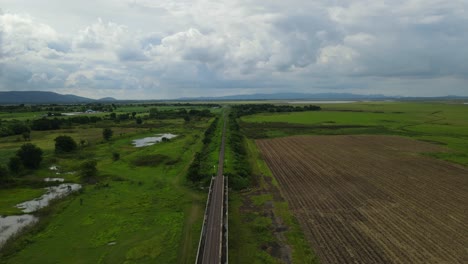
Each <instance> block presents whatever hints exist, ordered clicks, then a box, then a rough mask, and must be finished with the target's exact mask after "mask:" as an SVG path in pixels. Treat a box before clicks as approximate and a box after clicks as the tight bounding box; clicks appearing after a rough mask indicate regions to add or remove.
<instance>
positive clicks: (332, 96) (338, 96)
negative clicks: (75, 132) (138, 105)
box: [178, 93, 468, 101]
mask: <svg viewBox="0 0 468 264" xmlns="http://www.w3.org/2000/svg"><path fill="white" fill-rule="evenodd" d="M460 99H468V96H456V95H448V96H442V97H404V96H386V95H382V94H367V95H364V94H352V93H316V94H312V93H273V94H244V95H229V96H220V97H184V98H180V99H178V100H197V101H217V100H219V101H229V100H233V101H234V100H238V101H242V100H317V101H323V100H460Z"/></svg>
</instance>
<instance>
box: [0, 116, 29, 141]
mask: <svg viewBox="0 0 468 264" xmlns="http://www.w3.org/2000/svg"><path fill="white" fill-rule="evenodd" d="M29 131H30V129H29V127H28V126H27V125H26V124H25V123H23V122H21V121H17V120H14V121H10V122H8V121H7V122H5V123H2V122H0V137H7V136H13V135H22V134H23V133H29Z"/></svg>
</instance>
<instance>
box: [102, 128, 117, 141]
mask: <svg viewBox="0 0 468 264" xmlns="http://www.w3.org/2000/svg"><path fill="white" fill-rule="evenodd" d="M113 134H114V132H113V131H112V129H110V128H104V129H103V130H102V137H103V138H104V139H105V140H106V141H109V140H110V139H111V137H112V135H113Z"/></svg>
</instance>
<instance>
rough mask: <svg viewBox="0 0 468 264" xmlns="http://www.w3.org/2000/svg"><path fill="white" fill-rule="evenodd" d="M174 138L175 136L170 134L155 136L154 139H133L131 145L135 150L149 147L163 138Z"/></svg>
mask: <svg viewBox="0 0 468 264" xmlns="http://www.w3.org/2000/svg"><path fill="white" fill-rule="evenodd" d="M175 137H177V135H174V134H170V133H167V134H156V135H155V137H145V138H140V139H135V140H133V142H132V144H133V145H134V146H135V147H136V148H141V147H146V146H151V145H154V144H156V143H159V142H161V141H162V140H163V138H167V139H171V138H175Z"/></svg>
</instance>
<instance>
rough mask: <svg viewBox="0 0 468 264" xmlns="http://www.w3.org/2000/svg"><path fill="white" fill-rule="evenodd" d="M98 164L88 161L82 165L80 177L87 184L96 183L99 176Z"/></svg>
mask: <svg viewBox="0 0 468 264" xmlns="http://www.w3.org/2000/svg"><path fill="white" fill-rule="evenodd" d="M96 166H97V162H96V161H95V160H87V161H85V162H83V163H82V164H81V165H80V176H81V179H82V180H83V181H85V182H92V181H94V179H95V177H96V176H97V172H98V171H97V168H96Z"/></svg>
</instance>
